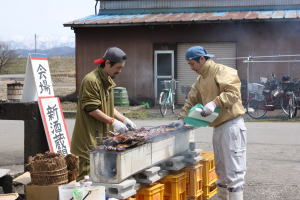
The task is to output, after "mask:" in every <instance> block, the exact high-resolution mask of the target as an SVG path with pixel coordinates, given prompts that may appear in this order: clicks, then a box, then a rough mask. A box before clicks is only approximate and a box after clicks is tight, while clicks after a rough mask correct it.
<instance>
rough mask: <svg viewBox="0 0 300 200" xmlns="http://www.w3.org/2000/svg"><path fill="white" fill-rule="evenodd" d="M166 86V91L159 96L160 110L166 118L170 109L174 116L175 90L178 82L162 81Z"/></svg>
mask: <svg viewBox="0 0 300 200" xmlns="http://www.w3.org/2000/svg"><path fill="white" fill-rule="evenodd" d="M161 82H162V83H163V84H164V89H163V91H162V92H161V93H160V95H159V100H158V104H159V110H160V113H161V115H162V117H164V116H165V115H166V114H167V111H168V109H171V110H172V113H173V114H174V111H175V90H176V83H178V81H176V80H174V79H172V80H164V81H161Z"/></svg>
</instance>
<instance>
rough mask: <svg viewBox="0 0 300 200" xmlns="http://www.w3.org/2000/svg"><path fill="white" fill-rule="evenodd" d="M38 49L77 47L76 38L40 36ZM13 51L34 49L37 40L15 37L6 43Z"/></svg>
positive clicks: (38, 37)
mask: <svg viewBox="0 0 300 200" xmlns="http://www.w3.org/2000/svg"><path fill="white" fill-rule="evenodd" d="M36 41H37V49H51V48H56V47H63V46H64V47H72V48H74V47H75V38H74V36H39V35H37V38H36ZM6 42H8V43H9V45H10V46H11V47H12V48H13V49H34V48H35V39H34V36H32V37H25V36H14V37H12V39H10V40H9V41H6Z"/></svg>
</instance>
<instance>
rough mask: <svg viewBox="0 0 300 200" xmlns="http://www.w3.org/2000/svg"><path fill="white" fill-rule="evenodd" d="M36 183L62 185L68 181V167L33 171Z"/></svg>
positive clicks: (32, 176) (32, 175)
mask: <svg viewBox="0 0 300 200" xmlns="http://www.w3.org/2000/svg"><path fill="white" fill-rule="evenodd" d="M31 181H32V184H34V185H61V184H66V183H68V170H67V167H65V168H63V169H59V170H55V171H40V172H32V173H31Z"/></svg>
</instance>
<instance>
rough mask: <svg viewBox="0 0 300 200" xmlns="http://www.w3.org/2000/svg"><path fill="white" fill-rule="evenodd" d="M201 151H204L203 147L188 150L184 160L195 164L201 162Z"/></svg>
mask: <svg viewBox="0 0 300 200" xmlns="http://www.w3.org/2000/svg"><path fill="white" fill-rule="evenodd" d="M200 152H202V150H201V149H194V150H193V151H188V152H186V153H185V154H183V155H184V157H185V159H184V162H186V163H189V164H194V163H197V162H199V161H200V160H201V159H202V156H200Z"/></svg>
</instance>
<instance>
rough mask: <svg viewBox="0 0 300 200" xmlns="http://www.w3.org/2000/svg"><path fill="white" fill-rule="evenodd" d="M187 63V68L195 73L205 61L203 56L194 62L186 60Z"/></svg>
mask: <svg viewBox="0 0 300 200" xmlns="http://www.w3.org/2000/svg"><path fill="white" fill-rule="evenodd" d="M187 62H188V64H189V66H190V67H191V69H192V70H193V71H195V72H197V71H198V70H200V69H201V67H202V66H203V65H204V64H205V62H206V60H205V58H204V57H203V56H201V57H200V58H199V60H198V61H196V60H188V61H187Z"/></svg>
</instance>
